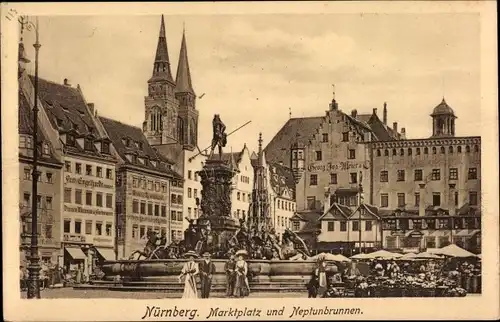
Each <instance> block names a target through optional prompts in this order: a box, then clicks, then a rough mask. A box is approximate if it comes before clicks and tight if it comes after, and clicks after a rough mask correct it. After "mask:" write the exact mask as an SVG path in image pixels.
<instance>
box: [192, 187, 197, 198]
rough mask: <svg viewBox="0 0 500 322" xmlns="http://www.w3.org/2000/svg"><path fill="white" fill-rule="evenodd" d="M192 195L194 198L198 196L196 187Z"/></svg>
mask: <svg viewBox="0 0 500 322" xmlns="http://www.w3.org/2000/svg"><path fill="white" fill-rule="evenodd" d="M193 197H194V198H195V199H196V198H198V189H194V190H193Z"/></svg>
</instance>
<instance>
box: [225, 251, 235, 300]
mask: <svg viewBox="0 0 500 322" xmlns="http://www.w3.org/2000/svg"><path fill="white" fill-rule="evenodd" d="M235 268H236V261H235V260H234V254H231V255H230V257H229V260H228V261H227V262H226V264H225V265H224V271H225V272H226V283H227V287H226V295H227V296H228V297H233V296H234V285H235V283H236V271H235Z"/></svg>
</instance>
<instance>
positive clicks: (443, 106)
mask: <svg viewBox="0 0 500 322" xmlns="http://www.w3.org/2000/svg"><path fill="white" fill-rule="evenodd" d="M437 115H453V116H455V112H454V111H453V109H452V108H451V107H450V106H449V105H448V104H447V103H446V101H445V100H444V97H443V100H442V101H441V103H439V105H438V106H436V107H435V108H434V110H433V111H432V114H431V116H437Z"/></svg>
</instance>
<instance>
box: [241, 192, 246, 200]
mask: <svg viewBox="0 0 500 322" xmlns="http://www.w3.org/2000/svg"><path fill="white" fill-rule="evenodd" d="M241 199H243V201H245V200H246V195H245V193H242V194H241Z"/></svg>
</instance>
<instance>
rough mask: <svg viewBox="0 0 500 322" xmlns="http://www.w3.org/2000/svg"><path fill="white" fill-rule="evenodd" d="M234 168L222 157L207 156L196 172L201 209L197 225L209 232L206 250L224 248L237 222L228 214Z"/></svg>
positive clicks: (235, 170) (237, 225) (214, 250)
mask: <svg viewBox="0 0 500 322" xmlns="http://www.w3.org/2000/svg"><path fill="white" fill-rule="evenodd" d="M237 172H238V170H237V169H236V168H235V167H234V166H233V165H232V164H228V163H227V162H225V161H223V160H207V161H206V163H205V165H204V166H203V169H202V170H201V171H199V172H198V175H199V176H200V178H201V185H202V187H203V189H202V191H201V211H202V215H201V217H200V219H199V220H198V225H200V226H202V227H203V226H204V227H207V226H208V225H209V227H210V230H211V233H210V236H209V239H211V240H210V241H209V242H208V245H207V248H206V249H204V250H207V251H209V252H211V253H214V252H218V251H220V250H222V249H223V248H224V245H226V242H227V240H228V239H230V238H231V237H232V236H233V235H234V233H235V231H236V230H237V229H238V227H239V224H238V222H237V220H236V219H235V218H233V217H231V193H232V183H233V177H234V175H235V174H236V173H237Z"/></svg>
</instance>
